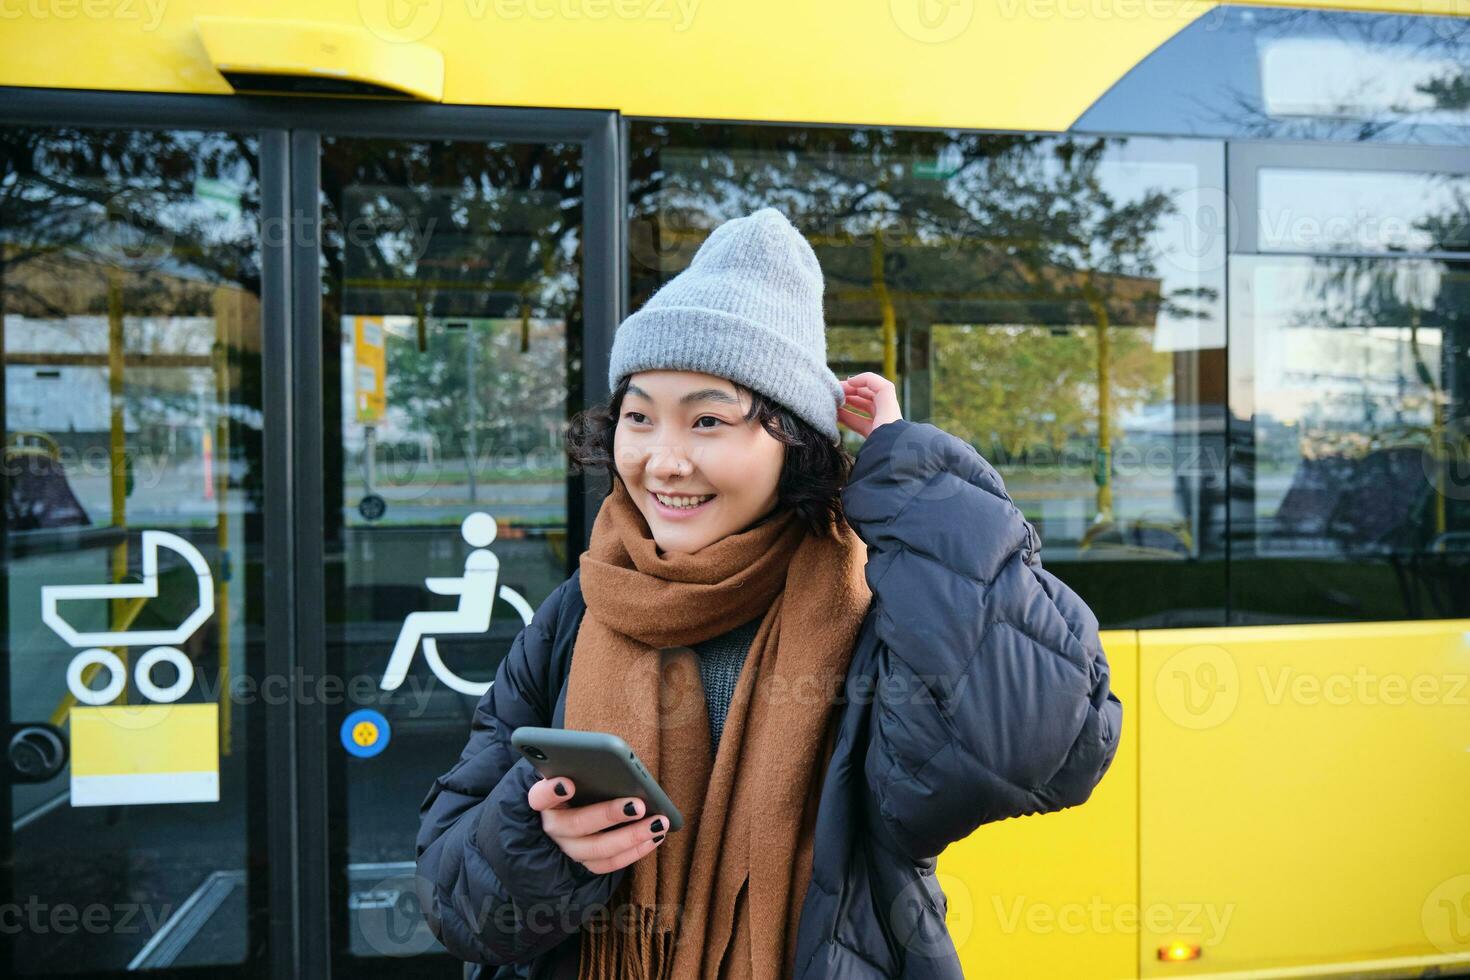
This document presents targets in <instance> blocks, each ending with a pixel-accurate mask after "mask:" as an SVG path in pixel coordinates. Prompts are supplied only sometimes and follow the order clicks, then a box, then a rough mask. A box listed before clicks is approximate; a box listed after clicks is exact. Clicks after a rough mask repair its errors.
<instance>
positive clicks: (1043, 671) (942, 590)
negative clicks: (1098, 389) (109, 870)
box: [842, 419, 1123, 861]
mask: <svg viewBox="0 0 1470 980" xmlns="http://www.w3.org/2000/svg"><path fill="white" fill-rule="evenodd" d="M842 501H843V506H844V509H845V511H846V514H847V518H848V520H849V522H850V523H851V524H852V526H853V528H854V529H855V530H856V531H857V533H858V534H859V535H860V536H861V537H862V539H863V540H864V542H866V543H867V544H868V546H869V553H868V565H867V581H868V585H869V587H870V588H871V589H872V591H873V593H874V597H875V602H876V606H877V612H876V616H877V619H876V629H877V634H878V637H879V639H880V640H881V641H882V648H881V649H880V651H879V673H880V676H879V678H878V684H877V688H876V691H875V705H874V711H873V720H872V729H871V740H872V741H871V744H870V746H869V747H868V754H867V763H866V781H867V785H868V788H869V792H870V795H871V798H872V800H873V805H874V810H875V813H876V814H877V819H878V820H879V821H881V827H882V829H883V830H884V831H885V832H886V834H887V835H888V836H890V837H891V838H892V839H893V841H894V842H896V843H897V845H898V846H899V847H901V848H903V849H904V850H905V851H906V852H907V853H908V854H909V856H910V857H911V858H913V859H914V860H915V861H922V860H926V859H928V858H931V857H933V856H935V855H937V854H939V853H940V852H941V851H942V850H944V848H945V847H946V846H947V845H948V844H950V843H952V842H953V841H956V840H960V839H962V838H964V837H966V836H968V835H969V834H970V833H971V832H972V831H973V830H974V829H975V828H976V827H978V826H980V825H981V824H984V823H990V822H992V821H996V820H1003V819H1005V818H1007V817H1017V816H1023V815H1025V814H1031V813H1046V812H1049V811H1053V810H1060V809H1062V808H1064V807H1069V806H1076V805H1077V804H1079V803H1082V802H1084V801H1085V800H1087V798H1088V797H1089V796H1090V795H1091V793H1092V790H1093V787H1094V786H1096V785H1097V783H1098V781H1099V780H1101V779H1102V776H1103V774H1104V773H1105V772H1106V771H1107V769H1108V767H1109V766H1110V765H1111V764H1112V760H1113V756H1114V754H1115V753H1116V752H1117V748H1118V738H1119V735H1120V732H1121V729H1122V718H1123V708H1122V704H1121V702H1119V700H1118V698H1117V696H1116V695H1115V694H1114V693H1113V692H1112V691H1111V690H1110V689H1109V672H1108V662H1107V658H1106V657H1105V656H1104V655H1103V650H1102V646H1101V644H1100V643H1099V641H1098V625H1097V618H1096V617H1095V616H1094V615H1093V613H1092V610H1090V609H1089V608H1088V607H1087V605H1086V603H1084V602H1083V601H1082V600H1081V599H1080V598H1079V597H1078V596H1077V595H1076V593H1074V592H1072V590H1071V589H1069V588H1068V587H1067V586H1066V585H1064V584H1063V583H1062V582H1061V581H1060V580H1058V579H1057V578H1056V577H1055V576H1053V575H1052V574H1051V573H1050V572H1048V571H1046V570H1044V569H1043V568H1042V567H1041V559H1040V555H1039V549H1040V542H1039V540H1038V538H1037V535H1036V531H1035V529H1034V528H1032V526H1031V524H1030V523H1029V522H1028V521H1026V519H1025V518H1024V517H1023V516H1022V514H1021V512H1020V510H1019V509H1017V507H1016V506H1015V504H1014V503H1013V502H1012V501H1011V498H1010V497H1009V496H1008V495H1007V493H1006V490H1005V486H1004V484H1003V483H1002V481H1001V478H1000V475H999V474H998V473H997V472H996V471H995V469H994V468H993V467H992V466H991V465H990V464H989V463H988V462H987V461H986V460H985V459H984V458H983V457H982V456H981V455H980V454H979V453H978V452H976V451H975V449H974V447H972V446H970V445H969V444H968V443H966V442H964V441H963V440H961V439H959V438H957V437H955V436H953V435H950V434H949V433H947V432H945V431H944V430H942V429H940V428H937V427H936V426H933V425H931V424H929V423H927V422H910V421H907V420H905V419H898V420H896V421H890V422H886V423H884V424H882V425H878V426H877V427H875V428H874V429H873V430H872V431H871V432H870V433H869V435H868V437H867V440H866V441H865V442H864V444H863V445H862V447H861V448H860V450H859V452H858V456H857V462H856V464H855V466H854V467H853V472H852V475H851V478H850V480H849V483H848V486H847V487H846V488H845V490H844V491H843V495H842Z"/></svg>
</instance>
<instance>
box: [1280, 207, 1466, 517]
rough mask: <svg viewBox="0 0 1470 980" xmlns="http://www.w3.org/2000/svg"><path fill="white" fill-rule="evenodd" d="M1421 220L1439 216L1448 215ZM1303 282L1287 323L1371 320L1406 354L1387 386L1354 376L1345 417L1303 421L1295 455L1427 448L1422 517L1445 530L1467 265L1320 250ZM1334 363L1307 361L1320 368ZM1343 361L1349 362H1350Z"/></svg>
mask: <svg viewBox="0 0 1470 980" xmlns="http://www.w3.org/2000/svg"><path fill="white" fill-rule="evenodd" d="M1429 220H1431V221H1434V222H1437V223H1441V224H1442V223H1443V222H1444V220H1452V218H1450V219H1442V218H1432V219H1429ZM1306 291H1307V293H1308V295H1309V297H1310V305H1307V306H1304V307H1303V308H1302V309H1300V310H1298V311H1297V312H1296V314H1295V315H1294V316H1293V317H1292V318H1291V321H1290V324H1289V327H1288V329H1290V328H1292V327H1295V328H1298V329H1316V330H1322V331H1331V332H1332V333H1336V332H1338V331H1358V332H1359V335H1360V336H1361V335H1363V334H1366V333H1367V332H1368V331H1370V330H1373V329H1375V328H1390V329H1396V330H1397V331H1400V332H1402V334H1403V335H1404V338H1403V341H1404V343H1405V346H1406V350H1405V351H1404V353H1405V354H1406V358H1405V359H1404V361H1405V362H1404V363H1403V365H1402V367H1401V368H1400V369H1399V370H1398V374H1397V378H1396V390H1394V391H1393V392H1391V393H1385V392H1384V391H1383V390H1382V386H1380V390H1379V391H1377V392H1372V391H1370V390H1369V387H1368V385H1369V381H1370V379H1369V378H1367V377H1364V378H1363V379H1362V381H1361V384H1362V390H1361V394H1360V395H1359V396H1358V399H1357V405H1356V408H1357V411H1356V413H1355V418H1354V420H1353V421H1349V422H1342V421H1339V422H1338V423H1337V424H1319V425H1317V426H1314V427H1310V428H1308V429H1306V430H1305V431H1303V433H1302V436H1301V444H1300V454H1301V456H1302V457H1303V458H1306V459H1322V458H1328V457H1341V458H1342V459H1343V460H1345V461H1362V460H1365V459H1367V458H1368V457H1369V456H1370V455H1372V454H1374V453H1377V452H1380V451H1383V450H1388V451H1392V450H1396V449H1398V450H1401V449H1404V448H1411V447H1413V448H1418V449H1419V450H1421V451H1422V452H1424V453H1427V454H1428V456H1429V462H1428V464H1427V465H1428V466H1429V468H1430V473H1431V474H1432V476H1433V479H1432V483H1431V484H1430V485H1432V487H1433V489H1434V490H1435V493H1434V494H1433V500H1432V511H1431V513H1430V514H1429V515H1428V520H1427V522H1426V523H1427V524H1428V525H1429V526H1430V527H1432V528H1433V533H1434V534H1435V535H1440V534H1444V533H1445V532H1446V531H1447V530H1448V526H1449V513H1448V510H1447V506H1446V504H1447V499H1448V495H1447V490H1448V488H1447V486H1446V478H1447V468H1448V467H1449V466H1450V465H1451V464H1452V463H1455V462H1459V461H1463V460H1464V459H1465V458H1467V455H1466V448H1467V447H1466V446H1465V444H1464V441H1465V439H1466V422H1467V420H1470V404H1467V401H1466V399H1465V397H1464V392H1465V390H1466V386H1467V384H1470V366H1467V347H1470V285H1467V281H1466V271H1465V269H1463V268H1461V267H1460V266H1459V265H1457V264H1451V263H1446V262H1441V261H1436V260H1425V259H1412V258H1387V257H1383V258H1379V257H1360V256H1355V257H1335V256H1323V257H1319V258H1317V259H1316V260H1315V262H1314V265H1313V269H1312V275H1311V276H1310V278H1309V281H1308V284H1307V287H1306ZM1426 330H1432V331H1433V332H1434V334H1436V335H1437V345H1436V344H1431V343H1426V342H1425V339H1424V333H1425V331H1426ZM1329 336H1331V334H1329ZM1433 346H1437V347H1438V361H1437V363H1436V362H1435V361H1434V360H1433V359H1432V358H1431V355H1430V352H1429V349H1430V348H1431V347H1433ZM1332 366H1333V365H1332V364H1331V363H1330V362H1328V363H1322V364H1318V365H1314V367H1317V368H1319V369H1323V370H1331V369H1332ZM1343 368H1344V370H1346V371H1348V372H1350V371H1351V370H1352V368H1353V365H1351V364H1348V365H1343ZM1363 373H1364V374H1366V372H1363ZM1319 406H1320V408H1319V410H1318V412H1319V414H1321V415H1326V414H1328V413H1329V412H1330V407H1329V403H1328V399H1326V398H1324V399H1322V400H1320V401H1319ZM1338 415H1339V418H1341V417H1342V415H1343V413H1341V412H1339V413H1338Z"/></svg>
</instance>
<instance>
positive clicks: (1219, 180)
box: [628, 122, 1226, 626]
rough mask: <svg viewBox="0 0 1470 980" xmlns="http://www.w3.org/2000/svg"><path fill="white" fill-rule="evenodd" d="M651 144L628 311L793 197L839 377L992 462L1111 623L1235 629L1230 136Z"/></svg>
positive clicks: (638, 149) (711, 133)
mask: <svg viewBox="0 0 1470 980" xmlns="http://www.w3.org/2000/svg"><path fill="white" fill-rule="evenodd" d="M632 137H633V145H632V149H631V161H632V163H631V172H630V175H629V197H630V200H629V215H628V220H629V229H628V237H629V247H630V252H631V254H630V262H629V267H630V270H631V287H632V305H631V307H630V308H635V309H636V308H637V306H638V305H640V304H641V303H642V302H643V301H644V300H645V299H647V297H648V296H649V295H650V294H651V293H652V291H653V290H654V289H656V288H657V287H658V286H659V285H660V284H661V283H663V282H664V281H666V280H667V279H668V278H669V277H671V276H673V275H674V274H675V273H677V272H678V271H679V270H680V269H682V268H683V267H684V266H685V265H687V263H688V261H689V259H690V258H691V257H692V255H693V252H694V250H695V249H696V248H697V247H698V245H699V243H700V241H701V240H702V239H703V238H704V236H705V235H706V234H708V232H709V230H710V229H712V228H713V227H715V226H716V225H718V224H719V223H720V222H721V221H724V220H726V219H728V218H730V217H734V216H736V215H738V214H744V213H748V212H749V211H751V210H754V209H755V208H757V207H760V206H764V205H774V206H777V207H780V208H782V209H783V210H784V211H785V212H786V213H787V214H788V215H789V216H790V217H791V219H792V221H793V222H794V223H795V224H796V225H797V227H798V228H800V229H801V231H802V232H803V233H804V234H805V235H806V236H807V238H808V240H809V241H810V242H811V243H812V245H813V248H814V249H815V250H816V253H817V256H818V259H819V260H820V261H821V264H822V268H823V271H824V273H825V275H826V277H827V287H826V292H825V304H826V309H825V312H826V317H827V325H828V357H829V363H830V365H831V367H832V369H833V370H834V371H835V372H836V373H837V374H838V375H839V376H846V375H849V374H853V373H856V372H860V371H865V370H872V371H878V372H880V373H883V374H885V376H887V377H890V378H892V379H893V380H894V381H895V382H896V383H897V384H898V385H899V389H900V394H901V398H902V400H903V408H904V413H905V417H906V418H911V419H915V420H919V421H929V422H933V423H934V424H936V425H938V426H940V427H941V428H943V429H945V430H946V431H948V432H951V433H953V434H955V435H957V436H959V437H961V438H963V439H965V440H967V441H968V442H970V443H971V444H972V445H974V446H975V447H976V448H977V449H978V450H979V451H980V452H981V453H982V454H983V455H985V457H986V458H987V459H989V460H990V461H991V462H992V463H994V464H995V466H996V467H997V469H998V470H999V471H1000V473H1001V475H1002V477H1003V478H1004V479H1005V481H1006V486H1007V488H1008V490H1009V491H1010V493H1011V495H1012V497H1013V498H1014V499H1015V501H1016V503H1017V505H1018V506H1020V507H1021V508H1022V510H1023V511H1024V512H1025V514H1026V516H1027V518H1028V519H1029V520H1030V521H1031V522H1032V523H1033V524H1034V525H1035V526H1036V528H1037V530H1038V531H1039V532H1040V534H1041V536H1042V540H1043V544H1044V551H1043V559H1044V560H1045V561H1046V562H1047V564H1048V566H1049V567H1052V568H1054V569H1056V570H1058V573H1059V574H1061V575H1063V577H1064V578H1065V579H1066V581H1067V582H1068V584H1069V585H1072V586H1073V587H1074V588H1077V589H1078V591H1079V592H1080V593H1082V594H1083V595H1084V596H1085V597H1086V598H1087V600H1088V601H1089V603H1091V605H1092V607H1093V609H1094V610H1096V611H1097V612H1098V615H1099V618H1100V619H1102V620H1103V621H1104V622H1105V623H1106V624H1107V625H1110V626H1144V625H1154V626H1162V625H1205V624H1214V623H1222V622H1223V621H1224V616H1225V613H1224V597H1225V593H1224V566H1223V542H1224V528H1225V513H1226V497H1225V494H1224V490H1223V487H1224V483H1223V471H1224V453H1223V450H1224V414H1223V401H1224V368H1225V357H1224V345H1225V321H1224V314H1223V293H1224V256H1225V242H1224V232H1225V228H1226V223H1225V206H1224V191H1223V149H1222V147H1221V146H1220V145H1219V144H1215V143H1209V142H1203V141H1189V142H1186V141H1165V140H1152V139H1092V138H1085V139H1075V138H1068V137H1052V136H1014V135H1000V134H962V133H954V132H950V133H940V132H909V131H895V130H886V129H858V130H849V129H840V128H823V129H804V128H799V127H777V126H764V127H756V126H728V125H712V124H673V123H661V122H643V123H637V124H634V125H633V127H632ZM846 438H848V439H849V440H850V443H849V449H851V450H856V448H857V446H858V445H859V444H860V443H861V439H860V438H858V437H857V436H856V435H855V434H852V433H848V434H847V435H846ZM1124 570H1126V571H1124ZM1125 581H1126V582H1127V584H1126V585H1124V584H1123V583H1124V582H1125ZM1140 583H1144V584H1142V585H1141V584H1140Z"/></svg>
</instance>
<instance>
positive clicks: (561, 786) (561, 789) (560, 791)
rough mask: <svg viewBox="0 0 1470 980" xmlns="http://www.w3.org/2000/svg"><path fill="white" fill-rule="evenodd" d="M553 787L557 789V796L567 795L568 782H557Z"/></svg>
mask: <svg viewBox="0 0 1470 980" xmlns="http://www.w3.org/2000/svg"><path fill="white" fill-rule="evenodd" d="M552 789H554V790H555V791H556V795H557V796H566V795H567V784H566V783H557V784H556V785H555V786H553V787H552Z"/></svg>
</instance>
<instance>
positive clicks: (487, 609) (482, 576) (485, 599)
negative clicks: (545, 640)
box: [379, 511, 535, 697]
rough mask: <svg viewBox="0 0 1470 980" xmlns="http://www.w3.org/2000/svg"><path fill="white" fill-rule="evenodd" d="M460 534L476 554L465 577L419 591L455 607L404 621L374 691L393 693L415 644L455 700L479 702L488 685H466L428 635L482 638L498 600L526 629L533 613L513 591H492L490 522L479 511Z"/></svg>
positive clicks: (495, 572)
mask: <svg viewBox="0 0 1470 980" xmlns="http://www.w3.org/2000/svg"><path fill="white" fill-rule="evenodd" d="M459 530H460V534H461V535H462V536H463V537H464V539H465V542H466V543H467V544H469V545H470V547H472V548H474V549H475V550H473V551H471V552H470V553H469V555H468V556H466V557H465V562H464V575H462V576H460V577H459V578H428V579H425V580H424V585H425V586H426V587H427V588H428V590H429V591H430V592H433V593H435V594H436V595H457V596H459V607H458V608H457V609H454V610H452V611H448V612H416V613H410V614H409V615H408V618H406V619H405V620H404V621H403V628H402V629H401V630H400V631H399V633H398V642H396V643H395V644H393V655H392V656H391V657H389V658H388V668H387V670H385V671H384V672H383V680H382V681H381V683H380V684H379V686H380V687H381V688H382V689H383V690H385V691H393V690H396V689H397V688H398V687H399V685H401V684H402V683H403V680H404V678H405V677H407V676H408V668H409V666H410V665H411V664H412V663H413V655H414V652H415V651H416V650H417V649H418V646H419V643H420V641H422V642H423V646H424V658H425V659H426V660H427V661H428V662H429V669H430V670H432V671H433V672H434V676H435V677H437V678H439V680H440V681H442V682H443V683H444V686H445V687H448V688H449V689H450V690H453V691H458V692H459V693H460V694H470V695H473V696H475V697H479V696H480V695H482V694H484V693H485V692H486V691H488V690H490V685H491V684H493V683H494V682H493V681H486V682H484V683H477V682H475V681H469V680H465V679H464V678H463V677H460V676H459V675H458V674H456V673H455V672H454V671H452V670H450V669H449V667H448V666H447V665H446V664H445V663H444V660H443V659H442V658H441V657H440V656H439V645H438V642H437V641H436V640H435V639H434V636H433V635H432V634H436V633H437V634H440V635H446V636H453V635H464V634H473V633H484V632H485V631H487V630H488V629H490V614H491V610H492V608H493V607H494V605H495V597H496V596H497V595H498V596H499V597H500V598H502V599H504V600H505V601H506V602H508V603H510V604H511V606H513V607H514V608H515V610H516V612H518V613H520V615H521V619H522V620H523V621H524V623H525V624H526V625H527V626H529V625H531V617H532V615H534V613H535V610H533V609H532V608H531V604H530V603H529V602H527V601H526V599H525V597H524V596H522V595H521V594H520V593H519V592H517V591H516V590H515V589H512V588H510V587H509V586H505V585H499V587H498V588H497V585H498V584H499V580H500V559H499V558H497V557H495V554H494V553H493V552H491V551H489V550H488V549H489V545H490V543H491V542H492V541H494V540H495V535H496V526H495V518H493V517H491V516H490V515H489V514H486V513H485V512H483V511H476V512H475V513H473V514H471V515H470V516H468V517H466V518H465V519H464V522H463V523H462V524H460V529H459Z"/></svg>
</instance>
